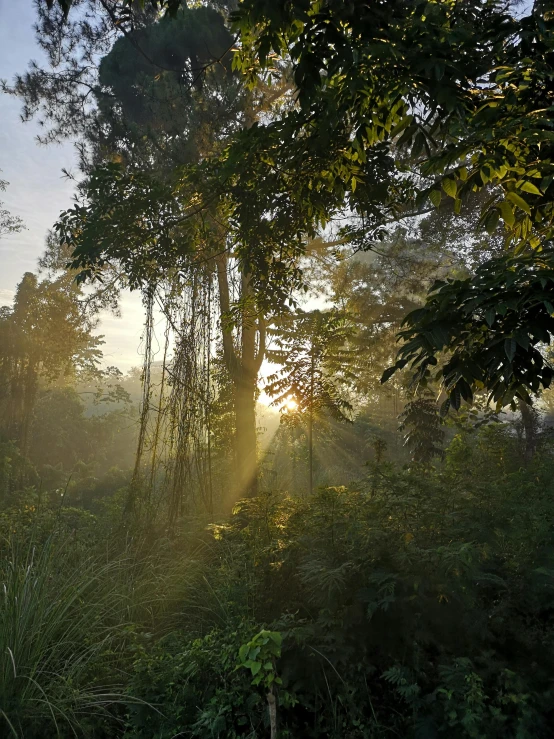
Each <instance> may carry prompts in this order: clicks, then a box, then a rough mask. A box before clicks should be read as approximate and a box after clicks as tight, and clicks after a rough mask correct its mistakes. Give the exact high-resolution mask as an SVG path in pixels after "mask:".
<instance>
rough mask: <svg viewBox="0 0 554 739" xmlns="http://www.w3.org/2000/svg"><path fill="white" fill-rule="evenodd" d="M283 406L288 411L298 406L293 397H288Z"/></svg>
mask: <svg viewBox="0 0 554 739" xmlns="http://www.w3.org/2000/svg"><path fill="white" fill-rule="evenodd" d="M285 408H286V409H287V411H289V412H290V413H294V411H295V410H296V409H297V408H298V403H297V402H296V400H295V399H294V398H288V400H287V401H286V402H285Z"/></svg>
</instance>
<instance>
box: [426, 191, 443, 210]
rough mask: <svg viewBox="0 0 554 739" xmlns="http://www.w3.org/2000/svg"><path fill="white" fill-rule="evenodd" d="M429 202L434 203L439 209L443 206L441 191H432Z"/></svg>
mask: <svg viewBox="0 0 554 739" xmlns="http://www.w3.org/2000/svg"><path fill="white" fill-rule="evenodd" d="M429 200H430V201H431V202H432V203H433V205H434V206H435V208H438V207H439V205H440V204H441V200H442V194H441V191H440V190H431V192H430V193H429Z"/></svg>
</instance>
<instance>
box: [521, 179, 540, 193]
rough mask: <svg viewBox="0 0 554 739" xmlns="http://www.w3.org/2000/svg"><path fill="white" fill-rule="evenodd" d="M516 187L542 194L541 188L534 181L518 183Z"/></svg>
mask: <svg viewBox="0 0 554 739" xmlns="http://www.w3.org/2000/svg"><path fill="white" fill-rule="evenodd" d="M516 187H519V189H520V190H523V192H529V193H531V195H542V192H541V191H540V190H539V188H538V187H537V186H536V185H533V183H532V182H528V181H526V182H524V183H523V184H522V185H519V184H517V185H516Z"/></svg>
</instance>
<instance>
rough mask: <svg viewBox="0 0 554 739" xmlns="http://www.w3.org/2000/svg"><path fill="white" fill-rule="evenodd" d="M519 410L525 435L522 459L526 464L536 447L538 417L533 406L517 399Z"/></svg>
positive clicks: (533, 454)
mask: <svg viewBox="0 0 554 739" xmlns="http://www.w3.org/2000/svg"><path fill="white" fill-rule="evenodd" d="M518 407H519V412H520V413H521V422H522V425H523V431H524V435H525V446H524V449H523V459H524V461H525V464H528V463H529V462H530V461H531V460H532V459H533V457H534V456H535V451H536V449H537V437H538V430H539V429H538V425H539V424H538V418H537V412H536V411H535V409H534V408H533V406H532V405H531V404H529V403H526V402H525V401H523V400H518Z"/></svg>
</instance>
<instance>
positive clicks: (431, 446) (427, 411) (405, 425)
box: [399, 397, 444, 465]
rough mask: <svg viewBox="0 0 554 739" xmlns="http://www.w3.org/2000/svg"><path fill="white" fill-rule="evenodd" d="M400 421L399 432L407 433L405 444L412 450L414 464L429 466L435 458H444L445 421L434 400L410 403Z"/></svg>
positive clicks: (422, 399)
mask: <svg viewBox="0 0 554 739" xmlns="http://www.w3.org/2000/svg"><path fill="white" fill-rule="evenodd" d="M400 419H401V421H402V423H401V424H400V426H399V431H401V432H405V433H404V444H405V445H406V446H407V447H409V448H410V451H411V453H412V459H413V460H414V462H418V463H421V464H423V465H427V464H429V463H430V462H431V461H432V459H433V458H434V457H442V456H443V450H442V448H441V444H442V442H443V440H444V430H443V429H442V424H443V423H444V420H443V419H442V418H441V416H440V415H439V412H438V409H437V406H436V403H435V401H434V400H433V399H432V398H426V397H419V398H415V399H414V400H410V401H408V403H406V406H405V407H404V410H403V411H402V413H401V414H400Z"/></svg>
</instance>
